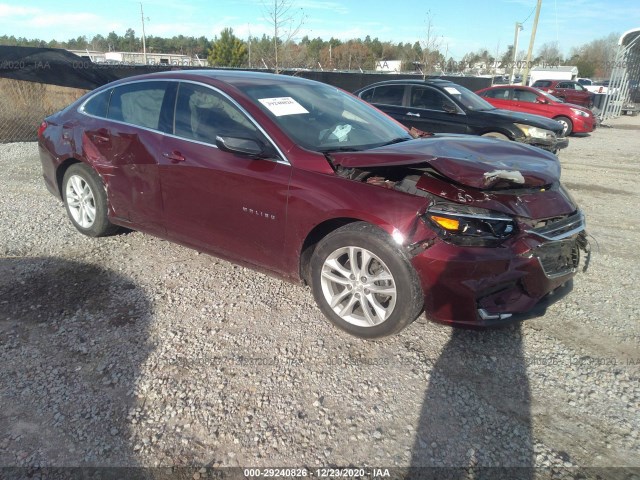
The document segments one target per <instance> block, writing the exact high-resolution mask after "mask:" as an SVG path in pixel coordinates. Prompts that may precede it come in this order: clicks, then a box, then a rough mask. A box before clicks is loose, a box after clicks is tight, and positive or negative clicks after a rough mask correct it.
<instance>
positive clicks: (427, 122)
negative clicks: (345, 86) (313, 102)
mask: <svg viewBox="0 0 640 480" xmlns="http://www.w3.org/2000/svg"><path fill="white" fill-rule="evenodd" d="M506 87H507V86H500V87H496V88H506ZM355 95H358V96H359V97H360V98H362V99H363V100H366V101H367V102H369V103H371V104H373V105H375V106H376V107H377V108H379V109H380V110H382V111H383V112H385V113H386V114H387V115H389V116H390V117H392V118H394V119H396V120H398V121H399V122H400V123H402V124H403V125H406V126H407V127H413V128H416V129H419V130H422V131H425V132H434V133H464V134H470V135H480V136H483V137H493V138H498V139H501V140H513V141H516V142H521V143H526V144H529V145H534V146H536V147H540V148H543V149H545V150H548V151H550V152H553V153H556V152H558V151H559V150H560V149H563V148H565V147H567V145H568V144H569V142H568V140H567V138H566V137H565V136H564V135H563V131H564V127H563V126H562V125H561V124H559V123H558V122H556V121H553V120H549V119H547V118H544V117H541V116H539V115H531V114H526V113H518V112H514V111H509V110H501V109H497V108H495V107H494V106H493V105H491V104H490V103H489V102H487V101H485V100H484V99H483V98H481V97H479V96H478V95H476V94H475V93H473V92H472V91H470V90H468V89H466V88H465V87H462V86H460V85H458V84H456V83H453V82H450V81H448V80H425V81H423V80H389V81H385V82H379V83H374V84H373V85H369V86H367V87H365V88H363V89H360V90H358V91H356V92H355Z"/></svg>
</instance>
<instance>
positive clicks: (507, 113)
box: [475, 108, 562, 133]
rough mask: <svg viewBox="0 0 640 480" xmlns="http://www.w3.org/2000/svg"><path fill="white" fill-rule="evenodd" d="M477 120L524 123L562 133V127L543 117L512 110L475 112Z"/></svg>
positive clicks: (498, 109)
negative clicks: (483, 118) (482, 118)
mask: <svg viewBox="0 0 640 480" xmlns="http://www.w3.org/2000/svg"><path fill="white" fill-rule="evenodd" d="M475 114H476V116H478V117H479V118H481V117H485V118H487V119H491V120H487V121H492V122H495V121H496V119H500V120H502V121H505V122H512V123H524V124H525V125H531V126H533V127H539V128H544V129H545V130H551V131H552V132H556V133H559V132H562V126H561V125H559V124H558V122H556V121H555V120H551V119H550V118H546V117H543V116H541V115H535V114H532V113H524V112H516V111H514V110H502V109H500V108H496V109H495V110H481V111H477V112H475Z"/></svg>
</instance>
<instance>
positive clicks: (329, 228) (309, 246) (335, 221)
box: [299, 217, 370, 285]
mask: <svg viewBox="0 0 640 480" xmlns="http://www.w3.org/2000/svg"><path fill="white" fill-rule="evenodd" d="M362 221H363V220H362V219H359V218H353V217H336V218H330V219H328V220H325V221H323V222H320V223H319V224H318V225H316V226H315V227H313V228H312V229H311V231H310V232H309V233H308V234H307V236H306V237H305V239H304V241H303V242H302V247H301V249H300V260H299V275H300V279H301V280H302V281H303V282H304V283H305V284H306V285H309V284H310V278H309V277H310V275H311V271H310V264H311V257H312V256H313V252H314V250H315V248H316V246H317V245H318V242H320V240H322V239H323V238H324V237H326V236H327V235H329V234H330V233H331V232H333V231H334V230H337V229H338V228H340V227H343V226H344V225H348V224H350V223H355V222H362ZM369 223H370V222H369Z"/></svg>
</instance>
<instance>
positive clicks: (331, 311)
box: [311, 222, 424, 339]
mask: <svg viewBox="0 0 640 480" xmlns="http://www.w3.org/2000/svg"><path fill="white" fill-rule="evenodd" d="M311 285H312V289H313V294H314V297H315V299H316V302H317V303H318V305H319V307H320V309H321V310H322V312H323V313H324V314H325V315H326V316H327V317H328V318H329V320H331V322H333V323H334V324H335V325H336V326H338V327H339V328H341V329H343V330H345V331H347V332H349V333H351V334H352V335H355V336H357V337H360V338H366V339H371V338H379V337H384V336H387V335H391V334H394V333H397V332H399V331H400V330H402V329H403V328H405V327H406V326H407V325H409V324H410V323H411V322H413V321H414V320H415V319H416V317H417V316H418V315H419V314H420V312H421V311H422V309H423V307H424V294H423V292H422V289H421V287H420V280H419V278H418V275H417V273H416V271H415V269H414V268H413V266H412V265H411V262H410V261H409V258H408V257H407V255H406V254H405V253H403V252H402V250H401V249H400V248H398V246H397V245H395V244H394V243H393V240H392V239H391V237H390V236H389V235H388V234H387V233H386V232H384V231H383V230H381V229H379V228H378V227H375V226H373V225H370V224H368V223H364V222H356V223H351V224H348V225H345V226H343V227H341V228H339V229H337V230H335V231H333V232H332V233H330V234H329V235H327V236H326V237H325V238H324V239H322V240H321V241H320V243H319V244H318V246H317V247H316V249H315V251H314V253H313V257H312V258H311Z"/></svg>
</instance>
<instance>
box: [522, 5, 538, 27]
mask: <svg viewBox="0 0 640 480" xmlns="http://www.w3.org/2000/svg"><path fill="white" fill-rule="evenodd" d="M535 11H536V6H535V5H534V6H533V8H532V9H531V12H529V15H527V18H525V19H524V20H523V21H522V22H520V25H524V22H526V21H527V20H529V19H530V18H531V15H533V12H535Z"/></svg>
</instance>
